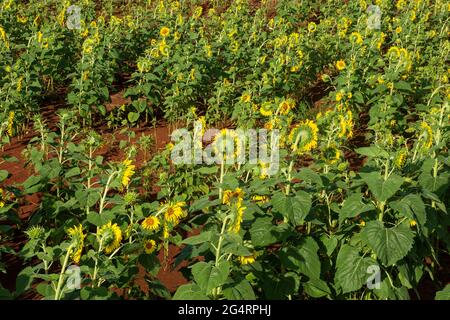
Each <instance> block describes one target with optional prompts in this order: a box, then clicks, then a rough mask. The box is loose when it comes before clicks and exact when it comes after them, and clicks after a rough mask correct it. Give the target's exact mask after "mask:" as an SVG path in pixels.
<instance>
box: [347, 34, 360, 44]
mask: <svg viewBox="0 0 450 320" xmlns="http://www.w3.org/2000/svg"><path fill="white" fill-rule="evenodd" d="M349 39H350V42H351V43H356V44H361V43H363V38H362V36H361V34H360V33H359V32H352V34H351V35H350V37H349Z"/></svg>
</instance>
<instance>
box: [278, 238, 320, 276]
mask: <svg viewBox="0 0 450 320" xmlns="http://www.w3.org/2000/svg"><path fill="white" fill-rule="evenodd" d="M317 251H319V246H318V245H317V243H316V241H314V239H313V238H311V237H307V238H303V239H302V241H301V242H300V243H299V244H298V245H297V247H285V248H283V249H282V250H281V251H280V253H279V255H280V260H281V264H282V265H283V266H284V267H285V268H287V269H289V270H293V271H296V272H299V273H302V274H304V275H306V276H308V277H309V278H320V269H321V268H320V259H319V256H318V255H317Z"/></svg>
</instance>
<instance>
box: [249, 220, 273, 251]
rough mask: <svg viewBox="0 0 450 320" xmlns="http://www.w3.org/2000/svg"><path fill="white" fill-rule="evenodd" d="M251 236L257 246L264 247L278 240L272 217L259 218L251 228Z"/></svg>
mask: <svg viewBox="0 0 450 320" xmlns="http://www.w3.org/2000/svg"><path fill="white" fill-rule="evenodd" d="M250 236H251V239H252V243H253V245H254V246H255V247H264V246H267V245H270V244H272V243H275V242H277V240H278V239H277V237H276V236H275V228H274V225H273V224H272V219H271V218H258V219H256V221H255V222H254V223H253V224H252V227H251V228H250Z"/></svg>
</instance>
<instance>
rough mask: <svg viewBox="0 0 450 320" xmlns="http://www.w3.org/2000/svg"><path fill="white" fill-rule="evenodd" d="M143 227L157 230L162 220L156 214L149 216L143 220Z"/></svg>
mask: <svg viewBox="0 0 450 320" xmlns="http://www.w3.org/2000/svg"><path fill="white" fill-rule="evenodd" d="M141 225H142V228H144V229H145V230H149V231H155V230H158V229H159V225H160V221H159V219H158V218H157V217H155V216H148V217H147V218H145V219H144V221H142V224H141Z"/></svg>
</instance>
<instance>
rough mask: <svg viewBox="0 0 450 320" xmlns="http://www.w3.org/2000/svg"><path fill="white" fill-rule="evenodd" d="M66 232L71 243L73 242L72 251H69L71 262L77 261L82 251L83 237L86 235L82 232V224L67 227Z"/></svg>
mask: <svg viewBox="0 0 450 320" xmlns="http://www.w3.org/2000/svg"><path fill="white" fill-rule="evenodd" d="M67 234H68V235H69V236H70V238H71V240H72V243H73V244H74V247H75V249H74V251H73V252H72V253H71V257H72V260H73V262H75V263H77V264H78V263H79V262H80V259H81V253H82V252H83V246H84V238H85V237H86V235H85V234H84V233H83V226H82V225H81V224H79V225H78V227H77V226H74V227H72V228H69V229H68V230H67Z"/></svg>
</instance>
